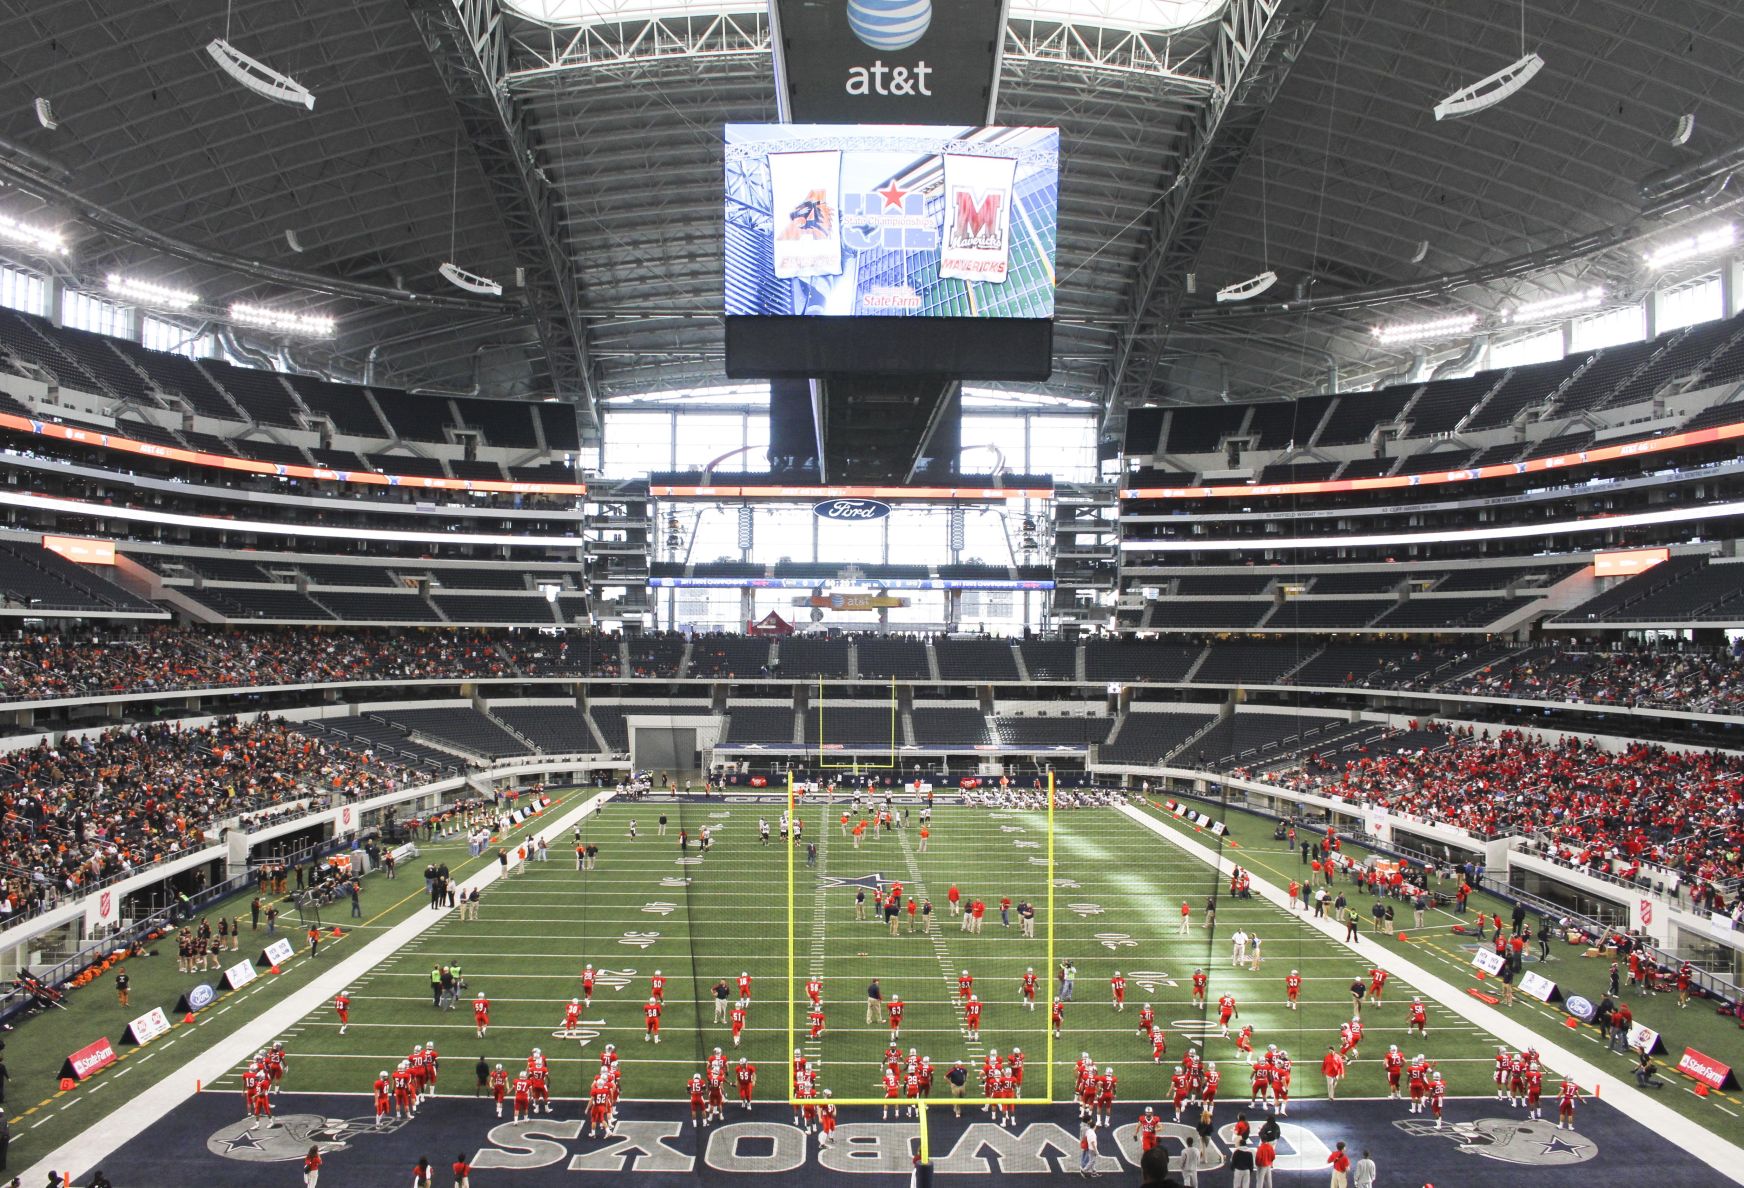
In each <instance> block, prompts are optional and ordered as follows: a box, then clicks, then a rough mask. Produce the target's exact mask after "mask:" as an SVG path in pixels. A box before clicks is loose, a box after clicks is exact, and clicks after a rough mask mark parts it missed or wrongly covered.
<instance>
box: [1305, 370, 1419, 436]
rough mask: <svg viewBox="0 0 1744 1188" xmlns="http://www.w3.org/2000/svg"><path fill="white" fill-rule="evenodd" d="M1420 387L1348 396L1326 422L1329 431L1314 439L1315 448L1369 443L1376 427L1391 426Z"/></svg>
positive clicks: (1402, 385) (1321, 432)
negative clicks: (1318, 446)
mask: <svg viewBox="0 0 1744 1188" xmlns="http://www.w3.org/2000/svg"><path fill="white" fill-rule="evenodd" d="M1419 386H1420V385H1418V384H1400V385H1396V386H1394V387H1391V388H1382V389H1381V390H1380V391H1379V392H1348V393H1346V394H1344V395H1342V396H1340V397H1339V398H1338V407H1337V408H1334V409H1333V410H1332V416H1330V417H1328V418H1327V420H1326V428H1324V429H1322V430H1321V431H1320V436H1319V437H1317V438H1315V439H1314V442H1315V444H1316V445H1323V446H1335V445H1355V444H1357V443H1358V442H1362V441H1367V440H1368V439H1369V434H1371V433H1373V432H1374V431H1375V426H1377V425H1384V424H1388V423H1390V422H1392V421H1395V420H1397V419H1398V417H1399V413H1400V412H1401V411H1402V410H1403V409H1404V407H1405V405H1406V404H1407V403H1408V402H1409V401H1410V399H1411V396H1412V394H1413V393H1414V392H1416V391H1417V389H1418V387H1419Z"/></svg>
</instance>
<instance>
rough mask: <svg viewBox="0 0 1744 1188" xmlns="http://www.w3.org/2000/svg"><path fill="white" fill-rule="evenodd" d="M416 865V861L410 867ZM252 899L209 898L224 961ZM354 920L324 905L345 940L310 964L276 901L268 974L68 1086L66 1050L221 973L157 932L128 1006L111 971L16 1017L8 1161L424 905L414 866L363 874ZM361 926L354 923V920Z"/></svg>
mask: <svg viewBox="0 0 1744 1188" xmlns="http://www.w3.org/2000/svg"><path fill="white" fill-rule="evenodd" d="M595 791H596V789H570V790H566V791H563V792H556V793H553V794H552V799H553V802H554V803H553V805H552V807H551V809H549V810H547V813H553V812H562V811H564V810H565V809H567V808H569V807H571V806H573V805H574V804H575V803H578V802H579V801H580V800H582V799H584V798H585V797H587V796H589V795H592V794H593V793H594V792H595ZM419 847H420V850H421V851H422V852H423V854H424V855H426V857H427V858H430V859H435V860H437V861H445V862H447V863H448V864H449V868H450V869H451V870H454V871H456V872H457V873H458V875H459V876H460V877H462V878H464V877H466V876H468V875H471V874H473V873H475V872H476V871H477V870H479V869H480V868H481V867H482V866H483V865H484V864H485V863H486V862H487V861H489V859H488V858H478V859H468V858H467V856H466V843H465V841H464V840H455V841H449V842H437V843H435V844H434V845H429V844H425V843H423V842H420V843H419ZM417 865H418V868H419V870H422V861H420V862H419V863H418V864H417ZM253 897H254V892H253V890H252V889H250V890H249V891H247V892H245V893H244V894H242V895H238V896H235V897H234V898H232V899H230V900H228V901H226V902H225V903H223V904H222V905H215V906H214V909H213V910H212V912H211V913H210V914H211V915H212V917H213V920H214V924H216V917H217V913H218V910H219V909H221V910H222V911H223V912H224V913H225V914H227V915H236V916H240V917H241V918H242V921H243V925H242V926H243V941H242V945H241V949H240V951H238V952H236V953H229V952H226V953H225V954H224V955H223V959H222V960H223V964H224V965H225V966H229V965H234V964H236V963H237V962H238V961H240V960H242V959H244V958H245V957H252V956H255V955H257V954H258V952H259V950H260V949H261V948H262V947H264V946H265V944H266V941H267V939H268V938H267V932H266V924H265V923H264V922H263V923H262V924H261V926H260V929H259V931H258V932H253V931H250V930H249V925H248V918H249V914H248V904H249V900H250V899H252V898H253ZM362 901H363V910H364V918H363V919H362V920H361V921H356V920H352V919H351V918H350V912H351V908H350V905H349V903H343V904H336V905H333V906H331V907H329V908H324V909H323V912H324V917H323V918H324V920H325V921H326V923H327V924H328V925H329V926H331V925H333V924H338V925H339V926H340V927H341V928H342V929H343V930H345V931H346V933H347V936H346V938H345V939H343V940H340V941H338V942H332V941H329V942H326V943H324V944H323V946H322V955H321V957H319V958H317V959H316V960H315V961H308V960H305V959H304V957H303V956H302V954H304V953H306V952H307V943H306V941H304V940H303V939H302V938H301V937H300V936H298V935H295V931H296V929H295V921H296V912H295V909H294V908H293V907H291V906H290V905H288V904H281V905H280V907H281V911H282V912H283V913H284V914H283V915H281V916H280V926H279V933H280V935H285V936H290V937H291V939H292V940H293V941H295V942H296V944H297V947H298V953H299V956H298V958H297V959H296V960H294V961H293V962H292V963H291V964H290V965H288V966H286V967H284V972H283V973H282V974H281V975H280V976H278V977H273V976H271V975H266V974H263V976H262V978H261V979H260V980H259V981H256V982H254V983H253V984H251V985H248V986H245V987H243V988H242V989H241V990H239V991H235V992H230V991H222V992H221V996H220V999H219V1001H218V1002H216V1003H214V1004H213V1005H212V1006H211V1007H208V1008H207V1009H206V1010H205V1011H204V1012H202V1013H201V1014H200V1015H199V1016H197V1023H196V1025H194V1026H191V1027H189V1026H182V1025H180V1024H178V1025H177V1026H176V1027H175V1028H174V1030H173V1031H172V1032H171V1033H170V1034H169V1035H167V1036H164V1037H163V1038H161V1039H158V1040H156V1041H154V1042H153V1043H151V1044H150V1045H148V1046H146V1047H144V1048H139V1049H135V1048H124V1047H120V1046H117V1048H116V1051H117V1053H118V1054H119V1055H120V1057H121V1060H120V1061H119V1063H118V1064H117V1065H116V1066H115V1067H112V1068H110V1069H108V1070H106V1071H104V1072H102V1073H101V1074H99V1075H98V1076H96V1077H94V1078H92V1079H91V1080H90V1081H87V1082H85V1083H84V1084H82V1085H80V1086H79V1087H78V1088H76V1089H74V1090H72V1091H70V1092H62V1091H60V1090H59V1089H58V1087H57V1084H56V1081H57V1078H58V1076H59V1073H60V1067H61V1062H62V1061H63V1060H65V1059H66V1056H67V1054H68V1053H69V1052H70V1051H72V1050H74V1049H76V1048H79V1047H82V1046H84V1045H85V1044H87V1043H89V1042H91V1041H92V1040H95V1039H98V1038H100V1037H103V1036H107V1037H108V1038H109V1039H110V1040H111V1041H112V1042H115V1043H117V1044H119V1041H120V1037H121V1034H122V1032H123V1030H124V1029H125V1028H126V1026H127V1024H128V1022H129V1021H131V1020H132V1019H134V1018H136V1017H138V1016H139V1015H142V1014H144V1013H146V1012H147V1011H149V1010H151V1008H153V1007H155V1006H161V1007H163V1008H164V1010H165V1011H166V1012H169V1011H170V1008H172V1007H173V1006H174V1005H175V1003H176V1000H177V999H178V998H179V997H180V996H181V995H182V993H183V992H184V991H186V990H188V989H190V988H192V987H193V986H196V985H198V984H200V983H201V982H207V983H211V984H212V985H213V986H215V987H219V988H221V987H222V986H223V982H222V981H221V980H220V979H221V978H222V976H223V975H222V973H221V972H207V973H201V974H183V973H179V972H178V971H177V970H176V957H175V938H174V937H173V936H170V937H164V938H162V939H161V940H159V941H157V942H156V943H155V944H154V945H152V946H151V947H152V948H154V949H156V950H157V953H158V956H155V957H145V958H136V959H134V960H131V961H129V962H128V963H127V972H128V974H129V975H130V976H131V978H132V980H133V985H132V994H131V1005H130V1006H127V1007H123V1006H121V1005H120V1004H119V1002H118V1001H117V998H116V994H115V984H114V974H115V971H114V969H111V970H110V971H109V972H108V973H106V974H105V975H104V976H103V977H102V978H101V979H99V980H97V981H95V982H92V983H91V984H90V985H89V986H86V987H84V988H82V989H77V990H73V991H72V992H71V993H69V994H68V995H67V998H66V1004H67V1009H66V1010H64V1011H59V1010H57V1011H48V1012H44V1013H42V1014H38V1015H34V1016H31V1017H29V1018H26V1019H24V1020H22V1021H19V1022H18V1023H17V1024H16V1028H15V1030H14V1031H13V1032H12V1033H11V1034H9V1035H8V1036H7V1037H6V1040H7V1047H6V1063H7V1069H8V1071H9V1072H10V1073H11V1074H12V1075H11V1080H10V1082H9V1083H8V1090H9V1091H8V1093H7V1096H6V1109H7V1112H8V1116H9V1117H10V1118H11V1121H12V1146H11V1148H10V1150H9V1152H8V1156H7V1158H8V1160H9V1162H10V1163H11V1165H12V1166H13V1167H23V1166H26V1165H27V1164H29V1163H31V1162H33V1161H34V1160H35V1159H37V1158H38V1157H40V1156H41V1155H42V1154H44V1153H45V1152H47V1151H49V1150H52V1149H53V1148H55V1147H57V1146H59V1145H60V1144H61V1143H63V1142H65V1141H67V1140H68V1139H69V1138H71V1137H72V1136H73V1135H74V1134H76V1133H78V1132H79V1131H80V1130H82V1129H84V1128H86V1127H89V1126H92V1125H94V1124H96V1123H97V1122H99V1121H100V1120H101V1119H102V1118H104V1117H105V1116H107V1115H108V1114H109V1113H111V1112H112V1111H114V1110H116V1109H118V1108H120V1107H121V1106H123V1105H125V1104H126V1101H127V1092H128V1090H129V1089H130V1088H131V1087H133V1086H134V1085H135V1083H136V1082H138V1083H140V1084H144V1083H147V1082H146V1081H145V1080H144V1079H145V1078H151V1077H155V1076H160V1075H162V1073H163V1071H165V1070H166V1069H168V1068H172V1067H174V1064H175V1063H176V1062H179V1061H181V1060H185V1059H187V1058H188V1057H190V1056H192V1055H194V1053H195V1052H196V1051H198V1050H203V1049H205V1048H207V1047H209V1046H210V1045H211V1044H213V1043H215V1042H216V1041H218V1040H220V1039H222V1038H223V1037H224V1036H226V1035H229V1034H230V1033H231V1032H233V1031H235V1030H236V1029H237V1028H238V1027H240V1026H241V1025H242V1024H244V1023H246V1022H247V1021H248V1020H249V1019H250V1018H252V1017H254V1016H255V1015H256V1014H258V1013H259V1012H260V1011H261V1010H263V1009H265V1008H266V1007H268V1006H271V1005H272V1004H274V1003H276V1002H278V1001H279V1000H280V999H281V998H283V997H285V996H286V995H287V994H289V993H291V992H292V991H294V990H296V989H297V988H298V987H300V986H302V985H305V984H306V983H307V981H308V979H309V978H311V977H313V976H314V975H315V974H316V973H318V972H319V970H320V967H321V966H322V965H324V964H325V963H326V961H327V959H328V958H329V956H335V957H344V956H345V955H347V954H349V953H350V952H352V951H354V947H355V946H356V945H357V944H359V943H365V942H367V941H368V940H369V938H370V937H372V936H374V935H376V934H377V933H379V932H381V931H384V930H385V929H387V928H390V927H392V926H394V925H395V924H398V923H399V922H400V921H402V920H404V919H405V918H406V917H407V916H408V915H410V914H411V913H412V912H413V911H415V910H418V908H419V905H420V901H422V902H423V903H425V904H427V903H428V897H427V896H426V895H425V894H424V880H423V879H422V878H421V877H418V874H417V872H416V871H414V872H411V873H408V872H406V871H403V870H402V871H401V872H400V877H399V878H397V879H394V880H389V879H387V878H386V877H385V876H383V875H381V874H373V875H370V876H369V877H368V878H367V879H366V880H365V882H364V891H363V896H362ZM359 924H361V925H362V927H354V926H355V925H359Z"/></svg>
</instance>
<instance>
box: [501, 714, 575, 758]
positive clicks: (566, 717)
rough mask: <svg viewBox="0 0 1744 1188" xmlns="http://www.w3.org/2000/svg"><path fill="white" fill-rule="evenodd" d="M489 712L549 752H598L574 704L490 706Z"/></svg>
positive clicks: (553, 753) (540, 748)
mask: <svg viewBox="0 0 1744 1188" xmlns="http://www.w3.org/2000/svg"><path fill="white" fill-rule="evenodd" d="M490 710H491V713H492V714H494V715H496V716H497V717H499V718H501V719H502V720H503V721H504V722H506V723H508V725H509V728H510V729H511V730H513V731H515V733H517V734H520V735H523V736H524V737H526V738H527V739H528V740H529V741H531V742H532V744H533V745H534V746H535V747H537V748H539V750H541V751H544V752H545V753H546V754H548V755H567V754H586V753H587V752H590V751H597V750H598V749H599V744H598V743H596V742H595V741H594V737H593V731H592V730H590V729H588V725H587V715H586V714H584V713H582V712H581V709H580V708H579V707H577V706H574V705H493V706H491V707H490Z"/></svg>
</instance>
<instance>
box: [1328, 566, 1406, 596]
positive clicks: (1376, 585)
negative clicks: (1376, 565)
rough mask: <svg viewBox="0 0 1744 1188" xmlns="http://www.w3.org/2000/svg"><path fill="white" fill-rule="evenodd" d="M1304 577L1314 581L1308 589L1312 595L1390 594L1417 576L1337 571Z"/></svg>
mask: <svg viewBox="0 0 1744 1188" xmlns="http://www.w3.org/2000/svg"><path fill="white" fill-rule="evenodd" d="M1302 576H1303V577H1305V578H1306V577H1312V578H1313V579H1314V584H1313V585H1311V586H1309V587H1308V592H1309V593H1310V594H1388V593H1391V592H1392V591H1394V590H1397V589H1398V588H1399V586H1400V584H1401V583H1402V582H1405V581H1408V580H1410V579H1411V578H1412V577H1415V576H1416V575H1415V574H1413V573H1412V572H1410V571H1409V570H1385V569H1383V570H1381V571H1379V572H1374V571H1363V570H1359V569H1350V570H1336V569H1335V570H1330V571H1327V572H1324V573H1312V574H1303V575H1302Z"/></svg>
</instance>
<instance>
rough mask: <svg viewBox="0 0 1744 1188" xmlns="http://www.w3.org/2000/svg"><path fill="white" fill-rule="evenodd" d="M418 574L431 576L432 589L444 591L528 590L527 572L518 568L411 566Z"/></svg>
mask: <svg viewBox="0 0 1744 1188" xmlns="http://www.w3.org/2000/svg"><path fill="white" fill-rule="evenodd" d="M410 568H411V569H415V570H416V572H418V573H420V574H423V573H428V574H429V575H430V586H431V588H432V589H437V588H440V589H443V590H525V589H526V588H527V570H526V569H525V568H521V567H516V568H513V569H510V568H500V569H499V568H497V567H495V566H490V567H485V566H480V567H478V568H476V569H461V568H457V567H454V566H443V567H441V568H437V567H436V566H411V567H410Z"/></svg>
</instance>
